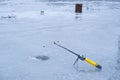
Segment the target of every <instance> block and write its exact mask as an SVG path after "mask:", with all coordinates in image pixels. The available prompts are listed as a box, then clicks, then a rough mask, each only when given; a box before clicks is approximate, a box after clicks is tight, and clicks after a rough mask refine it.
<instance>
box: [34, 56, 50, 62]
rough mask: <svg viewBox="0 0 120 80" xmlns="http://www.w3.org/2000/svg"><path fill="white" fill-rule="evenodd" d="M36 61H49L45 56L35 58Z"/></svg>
mask: <svg viewBox="0 0 120 80" xmlns="http://www.w3.org/2000/svg"><path fill="white" fill-rule="evenodd" d="M35 58H36V59H38V60H42V61H46V60H48V59H49V57H48V56H44V55H40V56H35Z"/></svg>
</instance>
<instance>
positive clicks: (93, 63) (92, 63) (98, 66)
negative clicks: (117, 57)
mask: <svg viewBox="0 0 120 80" xmlns="http://www.w3.org/2000/svg"><path fill="white" fill-rule="evenodd" d="M85 61H86V62H87V63H89V64H91V65H93V66H95V67H97V68H99V69H102V66H100V65H99V64H97V63H96V62H94V61H93V60H91V59H89V58H85Z"/></svg>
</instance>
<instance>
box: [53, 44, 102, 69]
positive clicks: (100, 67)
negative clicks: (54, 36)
mask: <svg viewBox="0 0 120 80" xmlns="http://www.w3.org/2000/svg"><path fill="white" fill-rule="evenodd" d="M54 44H55V45H57V46H59V47H61V48H63V49H65V50H67V51H69V52H70V53H72V54H74V55H76V56H77V59H76V60H75V62H74V64H73V65H75V63H76V62H77V61H78V59H80V60H82V61H86V62H87V63H89V64H91V65H92V66H94V67H96V68H98V69H102V66H101V65H99V64H97V63H96V62H94V61H93V60H91V59H89V58H86V57H83V56H80V55H79V54H77V53H75V52H73V51H71V50H69V49H67V48H65V47H63V46H61V45H59V44H57V43H56V42H54Z"/></svg>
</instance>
